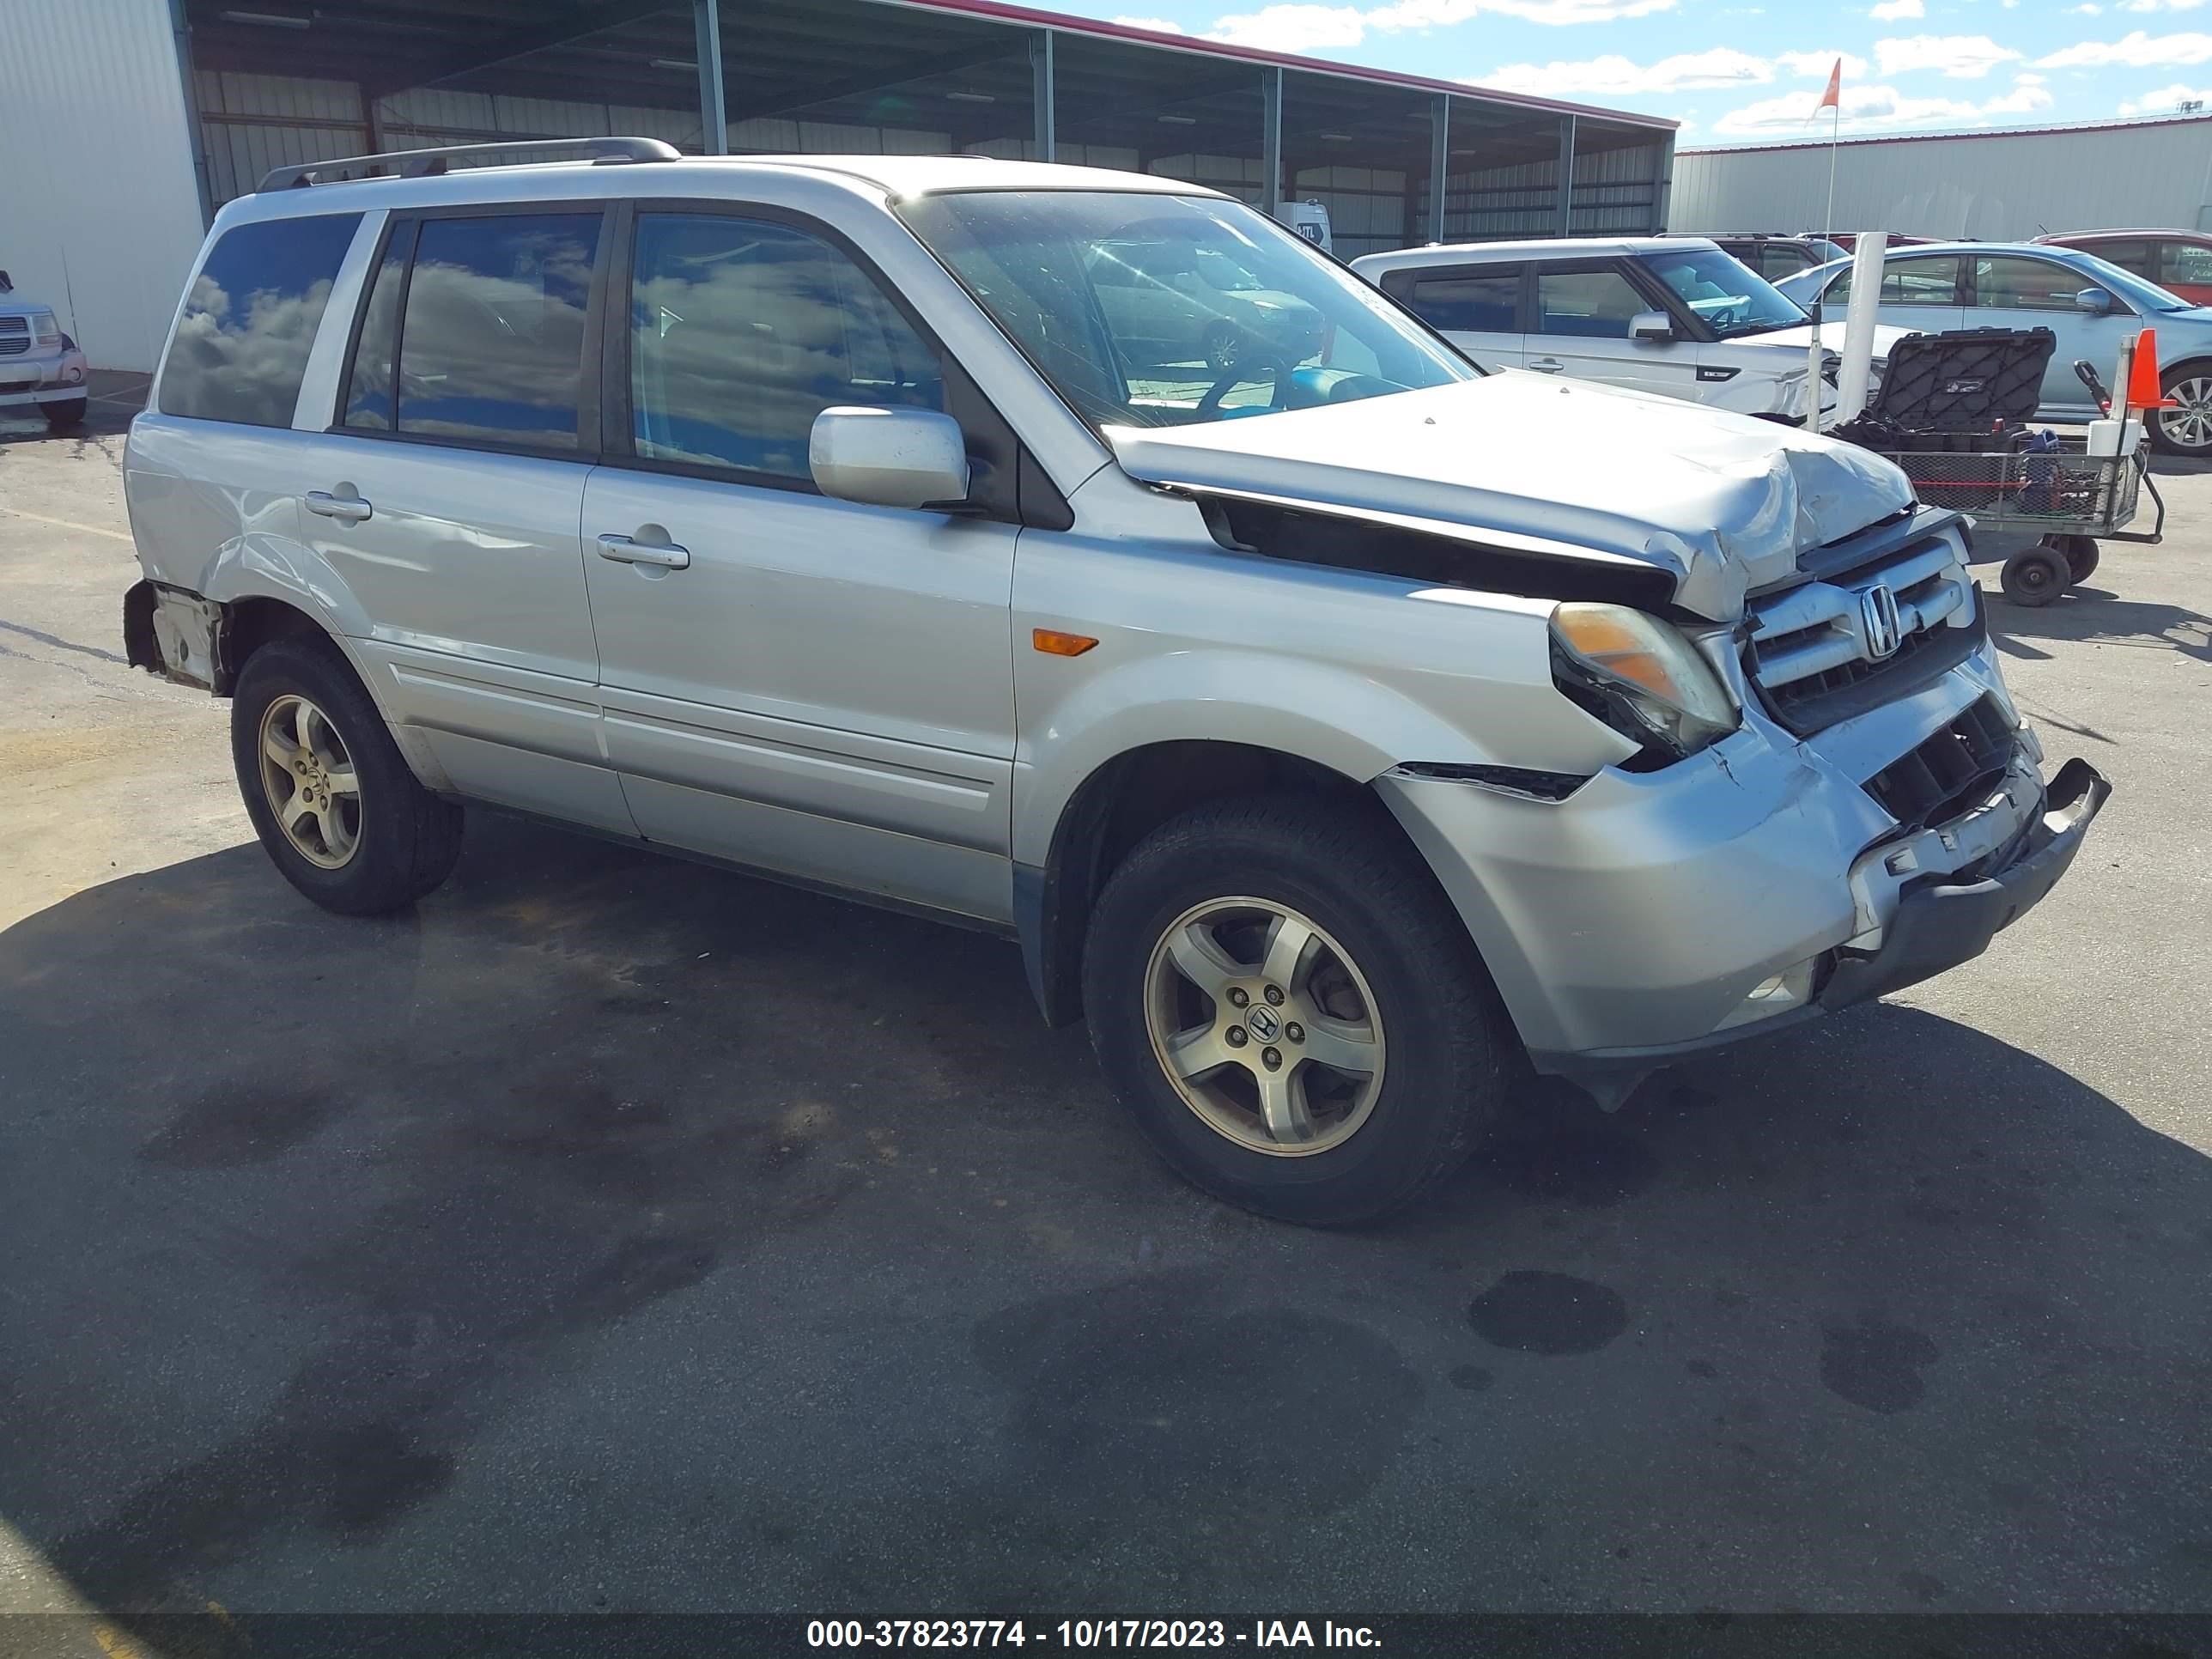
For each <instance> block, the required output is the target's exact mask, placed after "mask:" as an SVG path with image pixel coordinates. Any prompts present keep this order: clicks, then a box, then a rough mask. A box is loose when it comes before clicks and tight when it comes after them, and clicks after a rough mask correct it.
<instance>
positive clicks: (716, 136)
mask: <svg viewBox="0 0 2212 1659" xmlns="http://www.w3.org/2000/svg"><path fill="white" fill-rule="evenodd" d="M691 36H692V41H693V45H694V47H695V50H696V53H697V56H698V59H699V149H700V152H701V153H702V155H728V154H729V153H730V106H729V104H728V102H727V101H726V100H725V99H724V97H723V95H722V9H721V0H691Z"/></svg>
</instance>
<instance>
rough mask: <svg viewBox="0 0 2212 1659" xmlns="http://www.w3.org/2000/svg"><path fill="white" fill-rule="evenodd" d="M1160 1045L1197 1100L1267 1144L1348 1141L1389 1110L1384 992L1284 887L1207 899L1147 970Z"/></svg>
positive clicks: (1217, 1127) (1283, 1147)
mask: <svg viewBox="0 0 2212 1659" xmlns="http://www.w3.org/2000/svg"><path fill="white" fill-rule="evenodd" d="M1145 1026H1146V1033H1147V1035H1148V1036H1150V1037H1151V1039H1152V1053H1153V1055H1154V1057H1155V1058H1156V1059H1158V1061H1159V1063H1160V1066H1161V1069H1162V1070H1163V1071H1164V1073H1166V1075H1167V1079H1168V1081H1169V1083H1170V1085H1173V1087H1174V1089H1175V1091H1176V1093H1177V1094H1178V1095H1180V1096H1181V1097H1182V1101H1183V1103H1184V1104H1185V1105H1187V1106H1188V1107H1189V1108H1190V1109H1191V1110H1192V1111H1194V1112H1195V1113H1196V1114H1197V1115H1198V1116H1199V1118H1200V1121H1203V1122H1204V1123H1205V1124H1206V1127H1208V1128H1210V1129H1212V1130H1213V1131H1214V1132H1215V1133H1218V1134H1220V1135H1222V1136H1225V1138H1227V1139H1230V1140H1232V1141H1234V1142H1236V1143H1237V1145H1238V1146H1244V1147H1247V1148H1249V1150H1251V1151H1253V1152H1265V1153H1267V1154H1269V1155H1271V1156H1273V1157H1279V1158H1304V1157H1310V1156H1311V1155H1312V1154H1314V1153H1316V1152H1328V1151H1329V1150H1330V1149H1331V1148H1333V1147H1335V1146H1342V1145H1343V1144H1344V1143H1345V1141H1346V1140H1347V1139H1350V1138H1351V1137H1352V1135H1353V1134H1354V1133H1357V1132H1358V1129H1359V1127H1360V1126H1361V1125H1362V1124H1363V1123H1364V1122H1365V1121H1367V1119H1368V1116H1369V1115H1370V1113H1372V1112H1373V1110H1374V1109H1375V1101H1376V1096H1377V1095H1379V1094H1380V1093H1381V1091H1382V1088H1383V1059H1384V1054H1385V1043H1384V1040H1383V1022H1382V1018H1381V1016H1380V1015H1379V1013H1378V1012H1376V1004H1375V996H1374V993H1373V992H1372V991H1371V990H1370V988H1369V987H1368V983H1367V980H1366V977H1365V975H1363V974H1362V973H1361V972H1360V970H1359V967H1358V963H1355V962H1354V961H1353V960H1352V957H1351V955H1350V954H1349V953H1348V952H1347V951H1346V950H1345V948H1344V947H1343V945H1340V944H1339V943H1338V942H1337V940H1336V939H1334V938H1333V937H1332V936H1331V935H1330V934H1329V933H1328V932H1327V931H1326V930H1325V929H1323V928H1322V927H1320V926H1319V925H1317V924H1316V922H1314V921H1312V920H1311V919H1310V918H1309V917H1307V916H1304V915H1300V914H1299V913H1298V912H1297V911H1296V910H1294V909H1292V908H1291V907H1289V906H1288V905H1285V904H1281V903H1278V902H1275V901H1273V900H1271V899H1261V898H1249V897H1230V898H1218V899H1209V900H1207V901H1206V902H1204V903H1202V904H1196V905H1193V906H1192V907H1191V908H1189V909H1188V910H1186V911H1184V912H1183V914H1182V915H1180V916H1178V917H1176V920H1175V921H1173V922H1172V923H1170V925H1169V927H1167V929H1166V930H1165V931H1164V933H1162V934H1161V936H1160V939H1159V941H1158V944H1157V945H1154V946H1153V949H1152V959H1151V961H1150V963H1148V964H1147V965H1146V970H1145Z"/></svg>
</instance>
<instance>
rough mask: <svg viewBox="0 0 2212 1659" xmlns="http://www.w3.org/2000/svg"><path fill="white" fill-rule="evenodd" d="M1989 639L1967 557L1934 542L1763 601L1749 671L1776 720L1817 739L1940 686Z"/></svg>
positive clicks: (1758, 604)
mask: <svg viewBox="0 0 2212 1659" xmlns="http://www.w3.org/2000/svg"><path fill="white" fill-rule="evenodd" d="M1880 589H1887V593H1888V598H1889V601H1890V603H1889V604H1887V605H1883V604H1882V603H1881V600H1880V596H1879V594H1878V593H1877V590H1880ZM1885 612H1886V613H1887V614H1885ZM1886 629H1893V631H1894V638H1893V640H1892V639H1888V638H1885V637H1882V634H1883V631H1884V630H1886ZM1987 637H1988V629H1987V625H1986V623H1984V620H1983V617H1982V608H1981V596H1980V594H1979V592H1978V591H1977V590H1976V588H1975V586H1974V584H1973V581H1972V579H1971V578H1970V577H1969V576H1968V575H1967V574H1966V565H1965V562H1964V561H1963V558H1962V556H1961V555H1960V551H1959V550H1958V548H1957V546H1956V544H1954V543H1953V542H1952V541H1951V540H1950V539H1949V538H1947V537H1943V536H1934V537H1929V538H1922V539H1919V540H1916V541H1914V542H1912V543H1911V544H1909V545H1907V546H1906V547H1905V548H1904V549H1903V550H1901V551H1899V552H1894V553H1888V554H1885V555H1882V556H1877V557H1876V558H1875V560H1874V561H1873V562H1869V563H1868V564H1865V565H1863V566H1860V567H1858V568H1854V569H1849V570H1844V571H1835V572H1830V573H1827V574H1824V576H1823V577H1822V579H1821V580H1814V581H1809V582H1805V583H1802V584H1800V585H1799V586H1796V587H1793V588H1790V589H1788V590H1787V591H1786V592H1781V593H1778V594H1774V595H1772V596H1771V597H1769V598H1767V599H1761V600H1757V601H1754V603H1753V607H1752V631H1751V637H1750V644H1749V646H1748V647H1747V656H1746V661H1745V671H1746V672H1747V675H1748V676H1749V678H1750V679H1751V681H1752V683H1753V684H1754V685H1755V686H1756V687H1757V688H1758V689H1759V696H1760V697H1761V699H1762V701H1764V702H1765V705H1766V708H1767V712H1768V713H1769V714H1771V715H1773V717H1774V719H1775V720H1776V721H1777V722H1778V724H1779V725H1781V726H1783V727H1784V729H1785V730H1787V731H1789V732H1790V733H1791V734H1792V735H1794V736H1796V737H1801V738H1802V737H1809V736H1811V735H1812V734H1813V733H1814V732H1818V731H1820V730H1822V729H1824V728H1825V727H1827V726H1833V725H1834V724H1836V722H1838V720H1849V719H1850V718H1851V717H1852V716H1853V715H1855V714H1864V713H1866V712H1867V711H1868V710H1869V709H1872V708H1880V707H1881V705H1882V704H1883V703H1886V702H1893V701H1894V700H1896V699H1897V698H1899V697H1901V696H1907V695H1909V694H1910V693H1911V692H1913V691H1916V690H1919V689H1920V688H1921V687H1923V686H1924V685H1929V684H1933V683H1934V682H1935V681H1936V680H1937V679H1938V678H1942V675H1943V674H1945V673H1946V672H1948V671H1950V670H1951V669H1953V668H1955V667H1956V666H1958V665H1959V664H1960V663H1961V662H1964V661H1965V660H1966V659H1967V658H1968V657H1969V656H1971V655H1972V653H1974V651H1975V650H1976V649H1977V648H1978V647H1979V646H1980V645H1981V644H1982V642H1983V641H1984V640H1985V639H1986V638H1987ZM1885 645H1887V646H1888V647H1889V648H1888V649H1887V651H1884V650H1883V649H1882V647H1884V646H1885Z"/></svg>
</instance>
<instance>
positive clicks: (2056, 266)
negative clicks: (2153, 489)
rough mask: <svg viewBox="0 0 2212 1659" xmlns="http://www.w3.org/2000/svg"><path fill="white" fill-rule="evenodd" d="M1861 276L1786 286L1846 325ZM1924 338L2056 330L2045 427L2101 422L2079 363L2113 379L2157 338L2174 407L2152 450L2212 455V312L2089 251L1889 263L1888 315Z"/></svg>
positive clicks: (1884, 270)
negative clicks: (2139, 348)
mask: <svg viewBox="0 0 2212 1659" xmlns="http://www.w3.org/2000/svg"><path fill="white" fill-rule="evenodd" d="M1850 276H1851V266H1850V261H1849V260H1839V261H1838V262H1836V263H1835V264H1826V265H1822V266H1820V267H1819V268H1818V269H1817V270H1808V271H1804V272H1802V273H1801V274H1800V275H1798V276H1792V277H1789V278H1787V279H1785V280H1784V281H1783V282H1780V283H1776V284H1775V286H1776V287H1778V289H1781V290H1782V292H1784V294H1787V295H1790V298H1791V299H1793V300H1795V301H1797V302H1798V303H1799V304H1801V305H1809V304H1811V303H1812V301H1813V299H1814V295H1819V296H1820V301H1821V303H1822V304H1823V305H1824V306H1825V307H1827V308H1828V309H1829V310H1830V311H1831V312H1833V313H1837V314H1840V313H1841V311H1842V308H1843V307H1844V305H1845V304H1846V303H1848V301H1850ZM1879 315H1880V316H1881V320H1882V321H1883V322H1885V323H1888V324H1893V325H1896V326H1897V327H1899V328H1900V329H1909V330H1911V331H1913V332H1915V333H1926V334H1934V333H1939V332H1941V331H1944V330H1946V329H1956V328H2021V329H2025V328H2047V329H2049V330H2051V332H2053V333H2054V334H2056V335H2057V337H2058V344H2057V349H2054V350H2053V351H2052V352H2051V363H2050V366H2049V368H2047V369H2045V373H2044V377H2043V402H2042V406H2041V407H2040V408H2039V409H2038V410H2036V418H2037V419H2038V420H2043V421H2066V422H2079V421H2089V420H2093V419H2095V418H2096V416H2097V412H2098V411H2097V407H2096V404H2095V400H2094V399H2093V398H2091V396H2090V394H2089V390H2088V388H2087V386H2085V385H2084V384H2083V383H2082V381H2081V377H2080V376H2079V375H2077V374H2075V372H2074V364H2075V361H2076V360H2077V359H2078V360H2081V361H2083V362H2088V363H2090V364H2091V365H2093V367H2094V368H2095V369H2096V371H2097V373H2098V374H2099V375H2100V376H2102V377H2103V378H2105V379H2106V380H2109V379H2111V377H2112V368H2113V365H2114V364H2115V363H2116V362H2118V360H2119V355H2120V349H2121V348H2122V347H2123V346H2124V345H2127V344H2130V343H2132V342H2133V341H2134V340H2135V338H2136V336H2137V335H2138V334H2140V333H2141V332H2142V331H2143V330H2144V329H2146V328H2148V329H2154V330H2155V331H2157V336H2158V367H2159V380H2160V386H2161V388H2162V390H2163V391H2164V393H2165V395H2166V398H2167V399H2168V400H2169V406H2168V407H2166V408H2165V409H2162V410H2159V411H2158V412H2157V413H2156V414H2155V415H2154V416H2152V417H2151V422H2150V435H2151V441H2152V442H2154V443H2155V444H2156V445H2157V446H2158V447H2160V449H2163V450H2165V451H2166V453H2169V454H2173V455H2194V456H2204V455H2212V307H2206V306H2198V305H2191V303H2190V302H2189V301H2186V300H2185V299H2183V298H2181V297H2180V296H2179V295H2175V294H2170V293H2168V292H2167V291H2166V289H2162V288H2160V287H2159V286H2158V285H2157V284H2156V283H2150V282H2146V281H2145V280H2144V279H2143V278H2142V277H2140V276H2135V275H2134V274H2132V273H2131V272H2129V271H2125V270H2121V269H2120V268H2119V267H2118V265H2116V264H2111V263H2109V262H2107V261H2106V260H2103V259H2100V258H2098V257H2097V256H2096V255H2095V254H2093V253H2087V252H2083V251H2082V250H2081V249H2079V248H2070V247H2056V246H2051V245H2049V244H2047V243H2041V242H2020V243H1991V242H1928V243H1921V244H1916V245H1914V246H1908V247H1900V248H1893V249H1891V250H1890V251H1889V252H1887V253H1886V254H1885V255H1883V257H1882V267H1881V311H1880V313H1879Z"/></svg>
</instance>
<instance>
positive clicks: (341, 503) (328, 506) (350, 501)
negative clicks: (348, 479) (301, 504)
mask: <svg viewBox="0 0 2212 1659" xmlns="http://www.w3.org/2000/svg"><path fill="white" fill-rule="evenodd" d="M307 511H308V512H310V513H321V514H322V515H323V517H325V519H336V520H337V521H338V522H339V523H340V524H359V523H360V522H361V521H362V520H363V519H366V518H368V516H369V515H370V514H371V513H374V512H375V511H376V509H375V508H374V507H371V506H370V505H369V504H368V502H367V501H363V500H362V498H361V497H360V496H359V495H356V494H354V493H353V492H352V490H351V489H348V490H347V492H346V494H344V495H332V494H331V492H330V491H329V490H327V489H311V490H309V491H308V492H307Z"/></svg>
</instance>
